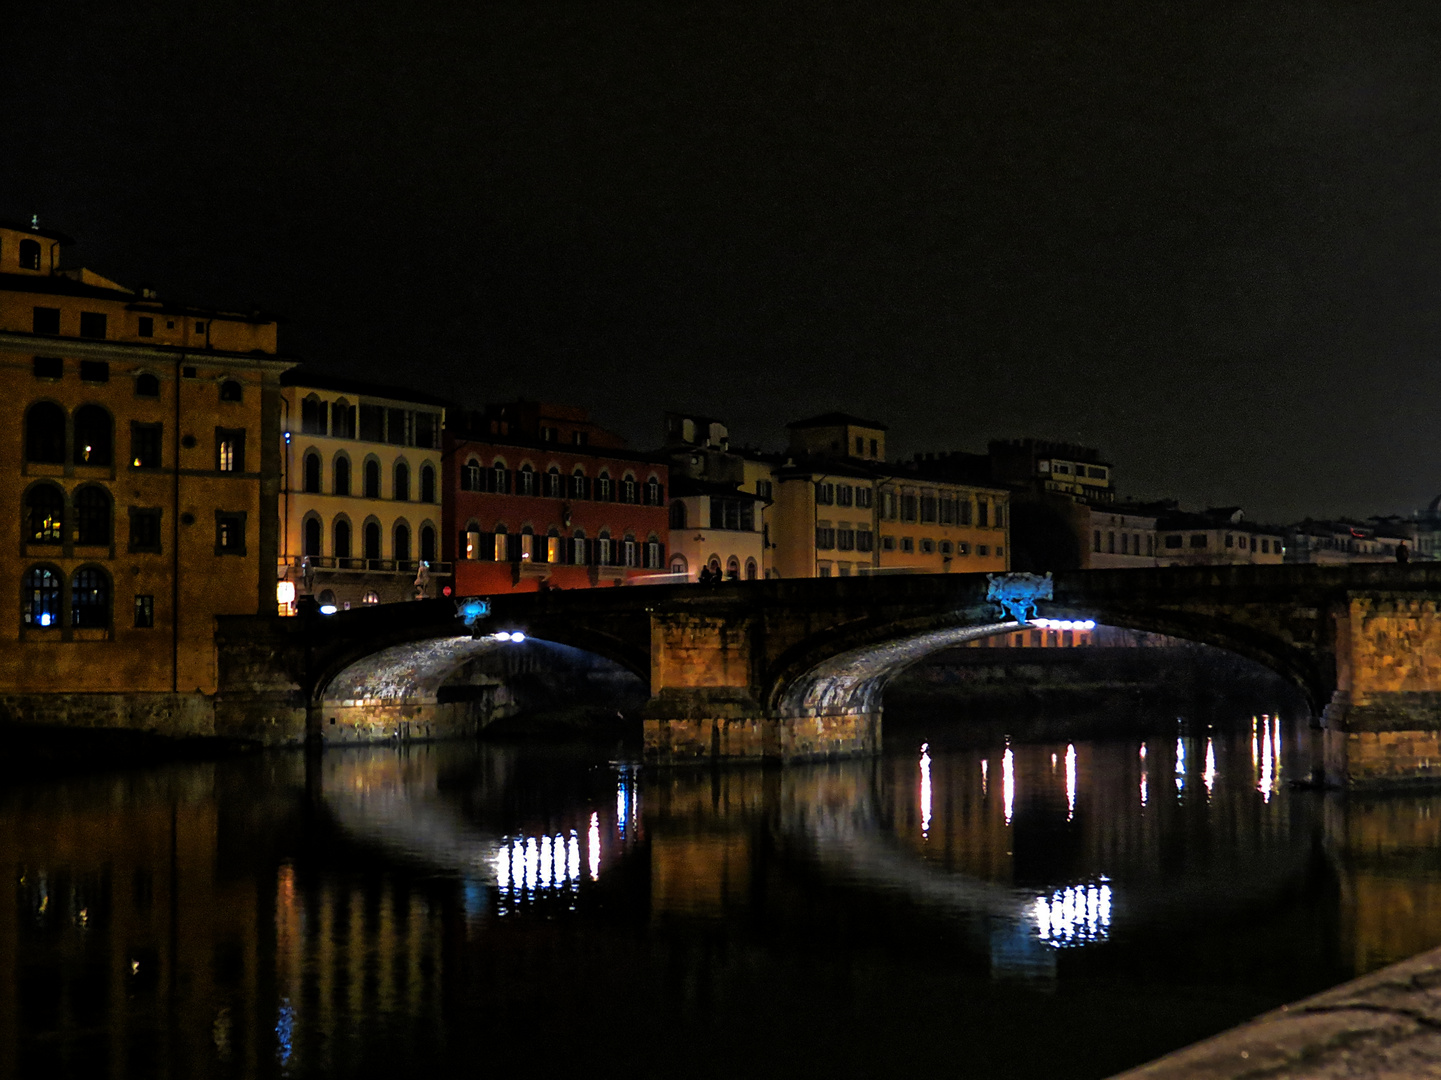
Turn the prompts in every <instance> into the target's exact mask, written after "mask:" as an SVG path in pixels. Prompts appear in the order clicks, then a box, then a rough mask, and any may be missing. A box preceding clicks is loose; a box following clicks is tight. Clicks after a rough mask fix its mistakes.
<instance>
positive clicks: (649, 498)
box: [645, 476, 685, 528]
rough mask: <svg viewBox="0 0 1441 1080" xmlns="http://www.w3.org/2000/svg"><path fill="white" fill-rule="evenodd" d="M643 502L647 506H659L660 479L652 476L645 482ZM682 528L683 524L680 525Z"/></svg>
mask: <svg viewBox="0 0 1441 1080" xmlns="http://www.w3.org/2000/svg"><path fill="white" fill-rule="evenodd" d="M645 502H646V505H647V506H659V505H660V504H661V489H660V481H659V480H657V479H656V478H655V477H654V476H652V477H651V478H650V479H649V480H647V481H646V482H645ZM681 527H682V528H684V527H685V526H681Z"/></svg>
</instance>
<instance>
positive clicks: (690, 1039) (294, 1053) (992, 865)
mask: <svg viewBox="0 0 1441 1080" xmlns="http://www.w3.org/2000/svg"><path fill="white" fill-rule="evenodd" d="M1264 711H1265V706H1264V704H1259V703H1258V705H1257V707H1256V710H1255V719H1254V720H1253V714H1252V712H1251V711H1250V710H1249V709H1247V708H1236V707H1232V708H1229V709H1222V710H1221V711H1220V712H1218V713H1216V714H1215V715H1211V716H1204V717H1202V718H1201V719H1190V720H1188V721H1187V722H1185V723H1184V724H1182V723H1178V722H1177V721H1176V720H1175V719H1174V716H1173V715H1165V716H1161V715H1157V716H1156V717H1154V718H1150V717H1147V718H1144V719H1146V720H1148V721H1151V722H1152V730H1153V731H1154V732H1155V733H1154V734H1153V735H1151V736H1149V737H1147V738H1145V739H1144V740H1142V739H1140V738H1129V739H1125V740H1114V741H1091V742H1086V741H1073V742H1065V741H1057V742H1038V741H1028V740H1027V739H1026V738H1025V734H1024V731H1022V730H1019V729H1018V730H1016V731H1014V732H1013V733H1012V736H1011V739H1010V741H1009V744H1007V743H1005V742H1001V741H996V742H986V744H985V745H969V744H968V741H967V740H968V735H967V732H968V731H972V732H973V731H974V730H975V729H974V728H967V727H966V725H965V724H964V723H962V722H960V721H958V720H957V718H956V716H954V715H950V714H947V713H946V712H945V711H944V710H938V711H935V712H933V713H930V714H927V715H920V716H911V717H909V718H905V717H901V716H898V715H893V716H888V717H887V725H888V727H887V736H886V739H887V747H886V753H885V755H884V757H883V758H882V759H880V760H878V761H868V762H852V763H846V764H840V765H828V766H817V767H805V768H793V769H789V770H769V771H766V770H760V769H730V770H724V771H717V772H712V771H708V770H697V771H693V772H670V773H659V772H651V771H647V770H642V769H638V768H636V767H634V766H633V765H631V764H627V763H616V762H612V761H609V760H607V758H606V755H605V754H604V753H597V752H595V751H591V750H587V749H582V748H570V749H564V748H562V749H557V748H554V747H551V748H542V749H536V748H529V749H521V748H513V747H493V746H491V747H481V748H474V747H462V746H433V747H417V748H412V749H409V750H407V751H350V752H331V753H329V754H326V755H325V756H324V757H322V758H318V759H312V760H310V761H307V759H306V758H305V757H304V756H302V755H299V754H273V755H266V756H263V757H259V758H251V759H246V760H242V761H233V762H226V763H221V764H206V765H191V766H183V767H180V766H176V767H166V768H158V769H154V770H148V771H132V772H127V773H123V774H116V775H109V776H101V777H86V778H77V779H72V780H65V781H57V782H49V783H43V784H41V783H36V784H33V785H21V786H12V787H10V788H9V789H7V790H5V791H4V792H3V795H0V867H3V868H4V871H5V872H6V873H8V874H9V875H10V881H11V883H12V886H13V892H12V893H11V895H12V896H13V906H11V909H10V911H8V912H6V913H5V914H4V915H3V916H0V1075H3V1076H24V1077H31V1076H63V1075H73V1076H82V1075H83V1076H108V1077H113V1078H118V1077H151V1076H160V1077H165V1076H175V1077H180V1076H217V1077H230V1076H297V1077H310V1076H332V1075H333V1076H353V1075H379V1074H389V1075H430V1076H467V1077H468V1076H478V1077H479V1076H488V1075H507V1076H519V1075H532V1076H550V1075H556V1074H563V1073H590V1074H594V1073H602V1074H608V1073H611V1072H625V1073H628V1074H630V1075H635V1076H728V1077H733V1076H745V1075H783V1076H790V1077H800V1076H826V1077H838V1076H876V1075H883V1074H884V1075H890V1074H899V1073H901V1072H902V1071H903V1070H913V1069H925V1070H937V1071H938V1072H939V1071H940V1070H944V1075H954V1076H973V1077H992V1076H994V1077H1033V1076H1034V1077H1041V1076H1045V1077H1058V1076H1064V1077H1098V1076H1105V1075H1108V1074H1110V1073H1112V1072H1115V1071H1117V1070H1120V1069H1122V1068H1125V1067H1127V1066H1130V1065H1133V1064H1136V1063H1138V1062H1140V1061H1143V1060H1146V1059H1148V1058H1150V1057H1153V1056H1155V1055H1158V1054H1161V1053H1164V1052H1166V1051H1168V1050H1170V1049H1174V1048H1176V1047H1178V1046H1180V1045H1183V1044H1185V1043H1187V1042H1190V1041H1192V1040H1194V1039H1197V1038H1200V1037H1203V1036H1205V1035H1208V1034H1210V1033H1212V1032H1215V1031H1218V1030H1221V1029H1223V1028H1225V1027H1228V1026H1230V1025H1231V1024H1234V1023H1236V1022H1239V1021H1240V1020H1243V1019H1245V1018H1246V1017H1248V1016H1251V1015H1253V1014H1255V1013H1257V1012H1259V1011H1261V1010H1264V1009H1267V1008H1270V1007H1272V1006H1275V1005H1277V1004H1280V1003H1282V1002H1285V1001H1288V1000H1292V999H1294V998H1296V997H1299V996H1302V995H1304V994H1307V993H1310V992H1313V991H1315V990H1318V989H1320V988H1322V987H1325V986H1328V985H1331V984H1334V983H1336V982H1338V981H1341V980H1343V979H1346V978H1348V977H1351V976H1353V975H1356V974H1358V973H1360V972H1363V971H1366V970H1370V969H1372V968H1375V967H1378V966H1380V965H1382V964H1384V963H1387V962H1389V961H1391V960H1395V959H1398V958H1401V957H1403V956H1406V955H1409V954H1411V953H1414V952H1416V951H1419V950H1421V949H1423V948H1426V947H1429V946H1431V945H1434V944H1437V943H1438V942H1441V861H1438V850H1441V846H1438V835H1437V833H1438V825H1441V800H1438V799H1436V798H1434V797H1429V796H1427V797H1417V796H1407V797H1400V798H1389V799H1379V798H1378V799H1370V800H1358V799H1354V798H1353V799H1350V800H1345V799H1341V798H1339V797H1336V796H1326V795H1322V794H1320V793H1317V792H1312V791H1301V790H1293V789H1291V788H1290V787H1289V786H1288V783H1287V781H1288V780H1289V779H1290V778H1291V777H1293V776H1298V775H1303V774H1304V773H1305V771H1306V764H1305V763H1306V762H1307V761H1308V757H1307V755H1308V754H1309V747H1308V746H1307V745H1306V740H1307V733H1306V731H1305V728H1304V725H1292V724H1291V723H1289V722H1288V721H1287V720H1284V719H1283V720H1280V721H1278V720H1275V719H1273V718H1271V717H1269V716H1266V717H1262V716H1261V713H1262V712H1264ZM970 738H974V736H973V735H972V736H970ZM1143 745H1144V754H1143V752H1142V750H1143ZM923 747H924V749H923Z"/></svg>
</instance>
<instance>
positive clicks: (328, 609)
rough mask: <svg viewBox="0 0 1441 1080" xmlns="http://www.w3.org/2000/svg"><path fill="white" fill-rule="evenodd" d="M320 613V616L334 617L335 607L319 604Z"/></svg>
mask: <svg viewBox="0 0 1441 1080" xmlns="http://www.w3.org/2000/svg"><path fill="white" fill-rule="evenodd" d="M320 613H321V614H322V615H334V614H335V605H334V604H321V605H320Z"/></svg>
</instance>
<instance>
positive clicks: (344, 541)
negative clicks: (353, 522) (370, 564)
mask: <svg viewBox="0 0 1441 1080" xmlns="http://www.w3.org/2000/svg"><path fill="white" fill-rule="evenodd" d="M331 536H332V538H333V540H334V543H333V544H332V545H331V554H333V555H334V556H335V557H336V558H337V559H348V558H350V522H348V521H346V520H345V518H336V519H335V524H334V525H333V526H332V527H331Z"/></svg>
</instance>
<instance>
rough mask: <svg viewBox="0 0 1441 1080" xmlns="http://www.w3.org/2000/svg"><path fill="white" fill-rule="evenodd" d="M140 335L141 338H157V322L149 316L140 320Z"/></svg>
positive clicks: (144, 316)
mask: <svg viewBox="0 0 1441 1080" xmlns="http://www.w3.org/2000/svg"><path fill="white" fill-rule="evenodd" d="M139 326H140V330H139V334H140V336H141V337H154V336H155V320H154V319H153V318H151V317H150V316H149V315H142V316H140V319H139Z"/></svg>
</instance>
